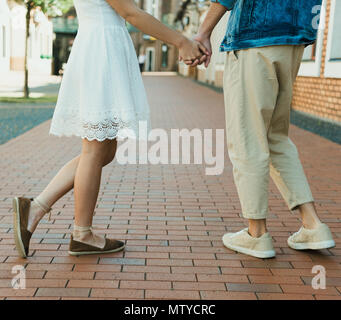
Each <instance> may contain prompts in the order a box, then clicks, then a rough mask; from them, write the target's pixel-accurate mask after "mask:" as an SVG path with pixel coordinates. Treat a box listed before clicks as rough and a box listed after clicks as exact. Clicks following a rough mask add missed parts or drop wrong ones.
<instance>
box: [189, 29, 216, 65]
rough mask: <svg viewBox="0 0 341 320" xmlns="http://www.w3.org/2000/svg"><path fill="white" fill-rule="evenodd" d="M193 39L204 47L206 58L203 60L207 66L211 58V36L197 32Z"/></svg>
mask: <svg viewBox="0 0 341 320" xmlns="http://www.w3.org/2000/svg"><path fill="white" fill-rule="evenodd" d="M193 40H195V41H197V42H199V43H200V44H201V45H202V46H204V47H205V48H206V59H205V61H203V62H205V67H206V68H207V67H208V65H209V64H210V62H211V58H212V45H211V37H210V36H209V35H207V36H205V35H204V34H197V35H196V36H195V37H194V38H193Z"/></svg>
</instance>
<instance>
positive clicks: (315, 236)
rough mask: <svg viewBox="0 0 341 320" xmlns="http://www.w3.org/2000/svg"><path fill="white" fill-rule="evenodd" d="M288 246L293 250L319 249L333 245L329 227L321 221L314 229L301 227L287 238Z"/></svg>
mask: <svg viewBox="0 0 341 320" xmlns="http://www.w3.org/2000/svg"><path fill="white" fill-rule="evenodd" d="M288 246H289V247H290V248H292V249H295V250H307V249H311V250H321V249H328V248H333V247H335V241H334V240H333V236H332V233H331V232H330V229H329V227H328V226H327V225H326V224H324V223H321V224H320V225H319V226H318V227H317V228H315V229H305V228H304V227H301V229H300V230H299V231H297V232H295V233H294V234H293V235H292V236H290V237H289V238H288Z"/></svg>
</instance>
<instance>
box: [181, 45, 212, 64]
mask: <svg viewBox="0 0 341 320" xmlns="http://www.w3.org/2000/svg"><path fill="white" fill-rule="evenodd" d="M211 55H212V53H211V51H210V50H208V49H207V48H206V47H205V46H204V45H203V44H202V43H201V42H199V41H196V40H189V39H187V38H184V40H183V41H182V43H181V44H180V46H179V60H180V61H184V62H185V64H187V65H189V66H191V67H195V66H197V65H199V64H202V63H204V62H205V66H206V67H207V66H208V63H207V60H208V61H209V60H210V59H211Z"/></svg>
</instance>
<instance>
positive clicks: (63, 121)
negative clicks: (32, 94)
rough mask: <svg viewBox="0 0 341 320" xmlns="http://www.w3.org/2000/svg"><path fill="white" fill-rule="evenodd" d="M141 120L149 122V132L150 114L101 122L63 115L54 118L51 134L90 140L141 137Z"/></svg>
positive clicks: (148, 126)
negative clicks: (131, 118)
mask: <svg viewBox="0 0 341 320" xmlns="http://www.w3.org/2000/svg"><path fill="white" fill-rule="evenodd" d="M140 121H146V122H147V132H148V131H149V129H150V123H149V114H144V116H142V115H141V114H139V115H138V117H137V119H136V120H131V121H123V120H122V119H120V118H118V117H111V118H106V119H103V120H101V121H99V122H95V123H94V122H91V121H82V120H80V119H78V117H71V116H70V117H63V118H59V119H53V120H52V124H51V128H50V132H49V134H51V135H54V136H58V137H71V136H77V137H81V138H82V139H87V140H89V141H93V140H97V141H100V142H101V141H104V140H107V139H109V140H113V139H116V138H120V139H124V138H130V139H140V140H143V139H144V138H145V137H143V136H139V123H140Z"/></svg>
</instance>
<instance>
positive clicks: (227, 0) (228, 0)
mask: <svg viewBox="0 0 341 320" xmlns="http://www.w3.org/2000/svg"><path fill="white" fill-rule="evenodd" d="M211 2H213V3H220V4H221V5H223V6H224V7H225V8H226V9H227V10H232V9H233V7H234V5H235V3H236V0H211Z"/></svg>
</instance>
